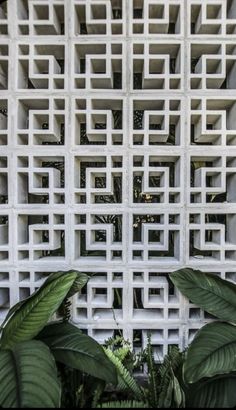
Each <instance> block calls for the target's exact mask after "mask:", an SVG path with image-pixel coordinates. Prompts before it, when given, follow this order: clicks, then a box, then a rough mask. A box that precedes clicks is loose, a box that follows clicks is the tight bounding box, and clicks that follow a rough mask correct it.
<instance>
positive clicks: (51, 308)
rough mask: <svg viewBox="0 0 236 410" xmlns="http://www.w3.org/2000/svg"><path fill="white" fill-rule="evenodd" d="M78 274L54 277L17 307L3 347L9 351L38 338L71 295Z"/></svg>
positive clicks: (6, 332) (4, 337)
mask: <svg viewBox="0 0 236 410" xmlns="http://www.w3.org/2000/svg"><path fill="white" fill-rule="evenodd" d="M76 278H77V272H68V273H66V272H57V273H55V274H51V276H50V277H49V278H48V279H47V280H46V282H45V283H44V284H43V286H42V287H41V288H39V289H38V291H37V292H35V293H34V294H33V295H32V296H31V297H30V298H28V299H26V300H25V301H24V303H21V304H20V306H19V308H18V309H17V308H15V310H13V311H12V314H11V315H9V317H8V319H7V321H5V323H4V325H3V332H2V339H1V347H3V348H8V347H12V346H14V345H15V344H16V343H20V342H23V341H26V340H30V339H32V338H33V337H35V336H36V335H37V334H38V333H39V332H40V331H41V330H42V328H43V327H44V326H45V324H46V323H47V322H48V321H49V319H50V318H51V317H52V315H53V314H54V313H55V312H56V311H57V309H58V307H59V306H60V304H61V303H62V301H63V300H64V298H65V296H66V295H67V294H68V292H69V290H70V289H71V286H72V285H73V283H74V281H75V279H76Z"/></svg>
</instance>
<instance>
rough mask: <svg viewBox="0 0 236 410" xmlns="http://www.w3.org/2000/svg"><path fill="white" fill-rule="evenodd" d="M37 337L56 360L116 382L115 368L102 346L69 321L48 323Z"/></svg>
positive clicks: (107, 380) (99, 377) (110, 381)
mask: <svg viewBox="0 0 236 410" xmlns="http://www.w3.org/2000/svg"><path fill="white" fill-rule="evenodd" d="M38 338H39V339H40V340H42V341H43V342H44V343H46V344H47V345H48V346H49V347H50V349H51V351H52V353H53V354H54V357H55V359H56V360H57V361H58V362H61V363H64V364H65V365H67V366H69V367H72V368H74V369H78V370H80V371H81V372H84V373H88V374H90V375H91V376H94V377H96V378H98V379H102V380H105V381H106V382H108V383H113V384H116V383H117V373H116V368H115V366H114V365H113V364H112V362H111V361H110V360H109V359H108V358H107V356H106V355H105V353H104V350H103V348H102V347H101V346H100V345H99V344H98V343H97V342H96V341H95V340H94V339H92V338H91V337H89V336H87V335H85V334H84V333H82V332H81V331H80V330H79V329H77V327H75V326H73V325H71V324H69V323H59V324H58V323H56V324H51V325H48V326H47V327H46V328H45V329H44V330H43V331H42V332H41V333H40V334H39V335H38Z"/></svg>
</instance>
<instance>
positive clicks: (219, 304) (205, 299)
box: [170, 268, 236, 323]
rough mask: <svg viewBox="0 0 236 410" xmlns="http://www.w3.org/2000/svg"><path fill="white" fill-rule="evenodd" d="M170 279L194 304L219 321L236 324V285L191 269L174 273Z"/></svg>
mask: <svg viewBox="0 0 236 410" xmlns="http://www.w3.org/2000/svg"><path fill="white" fill-rule="evenodd" d="M170 278H171V280H172V282H173V283H174V285H175V286H177V288H178V289H179V290H180V291H181V292H182V293H183V294H184V295H185V296H186V297H187V298H188V299H190V300H191V301H192V302H193V303H195V304H196V305H198V306H200V307H201V308H202V309H204V310H206V311H207V312H209V313H210V314H212V315H214V316H216V317H218V318H219V319H222V320H226V321H229V322H234V323H236V285H234V284H233V283H231V282H228V281H226V280H223V279H221V278H220V277H218V276H216V275H213V274H211V273H203V272H201V271H197V270H192V269H189V268H186V269H181V270H179V271H176V272H174V273H172V274H171V275H170Z"/></svg>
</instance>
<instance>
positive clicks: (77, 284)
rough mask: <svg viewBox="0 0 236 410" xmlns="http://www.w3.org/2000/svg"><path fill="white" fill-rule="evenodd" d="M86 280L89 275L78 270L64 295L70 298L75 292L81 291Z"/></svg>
mask: <svg viewBox="0 0 236 410" xmlns="http://www.w3.org/2000/svg"><path fill="white" fill-rule="evenodd" d="M88 281H89V276H88V275H86V273H82V272H81V273H80V272H79V273H78V274H77V277H76V279H75V281H74V283H73V285H72V286H71V288H70V290H69V293H68V294H67V295H66V297H67V298H70V297H72V296H74V295H75V294H76V293H79V292H81V289H83V287H84V286H85V285H86V284H87V282H88Z"/></svg>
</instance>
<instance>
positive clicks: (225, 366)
mask: <svg viewBox="0 0 236 410" xmlns="http://www.w3.org/2000/svg"><path fill="white" fill-rule="evenodd" d="M171 280H172V282H173V283H174V285H175V286H177V288H178V289H179V290H180V291H181V292H182V293H183V295H184V296H186V297H187V298H188V299H190V301H191V302H192V303H194V304H195V305H197V306H199V307H201V308H202V309H204V310H205V311H206V312H208V313H210V314H211V315H213V316H214V317H215V318H218V319H219V320H218V321H217V320H216V321H214V322H212V323H208V324H207V325H205V326H203V327H202V328H201V329H200V330H199V331H198V333H197V335H196V337H195V338H194V340H193V342H192V343H191V345H190V347H189V348H188V351H187V356H186V362H185V363H184V366H183V373H184V378H185V381H186V382H187V383H189V386H188V392H189V394H188V402H189V403H190V405H191V406H192V407H195V408H196V407H197V408H218V407H222V408H228V407H235V406H236V389H235V385H236V285H235V284H234V283H231V282H229V281H227V280H223V279H221V278H220V277H219V276H217V275H214V274H210V273H203V272H201V271H196V270H192V269H189V268H186V269H181V270H179V271H177V272H174V273H172V274H171Z"/></svg>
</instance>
